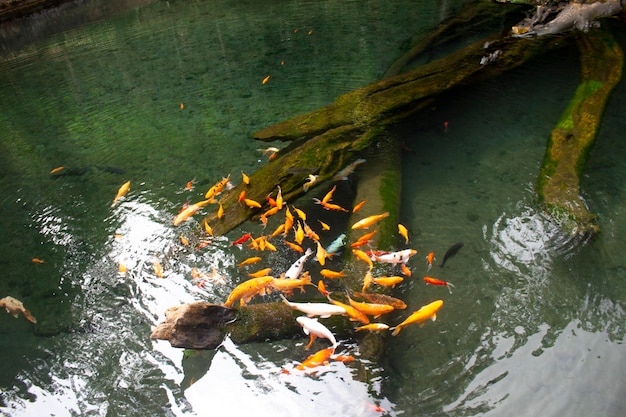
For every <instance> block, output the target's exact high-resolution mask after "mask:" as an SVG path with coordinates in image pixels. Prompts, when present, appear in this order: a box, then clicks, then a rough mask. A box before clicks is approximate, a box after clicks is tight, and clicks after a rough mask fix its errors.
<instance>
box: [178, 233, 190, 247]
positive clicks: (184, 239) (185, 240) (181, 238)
mask: <svg viewBox="0 0 626 417" xmlns="http://www.w3.org/2000/svg"><path fill="white" fill-rule="evenodd" d="M180 243H182V244H183V245H185V246H189V240H188V239H187V238H186V237H185V236H183V235H180Z"/></svg>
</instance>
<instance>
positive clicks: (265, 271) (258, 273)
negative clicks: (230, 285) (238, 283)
mask: <svg viewBox="0 0 626 417" xmlns="http://www.w3.org/2000/svg"><path fill="white" fill-rule="evenodd" d="M271 270H272V268H263V269H259V270H258V271H256V272H249V273H248V276H249V277H252V278H258V277H265V276H267V275H268V274H269V273H270V271H271Z"/></svg>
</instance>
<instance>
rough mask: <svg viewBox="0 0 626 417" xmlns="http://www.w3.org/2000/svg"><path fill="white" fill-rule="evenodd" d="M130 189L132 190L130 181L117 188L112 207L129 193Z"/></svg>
mask: <svg viewBox="0 0 626 417" xmlns="http://www.w3.org/2000/svg"><path fill="white" fill-rule="evenodd" d="M128 190H130V181H126V182H125V183H124V184H122V186H121V187H120V189H119V190H117V195H116V196H115V199H113V204H111V207H113V206H114V205H116V204H117V202H118V201H119V200H120V198H122V197H124V196H125V195H126V194H127V193H128Z"/></svg>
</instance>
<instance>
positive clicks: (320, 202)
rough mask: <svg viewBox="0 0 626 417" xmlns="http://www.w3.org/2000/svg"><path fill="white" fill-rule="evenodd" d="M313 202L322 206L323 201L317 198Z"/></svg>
mask: <svg viewBox="0 0 626 417" xmlns="http://www.w3.org/2000/svg"><path fill="white" fill-rule="evenodd" d="M313 202H314V203H315V204H322V200H320V199H319V198H315V197H313Z"/></svg>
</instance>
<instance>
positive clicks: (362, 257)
mask: <svg viewBox="0 0 626 417" xmlns="http://www.w3.org/2000/svg"><path fill="white" fill-rule="evenodd" d="M352 253H353V254H354V255H355V256H356V257H357V258H358V259H360V260H361V261H363V262H365V263H366V264H367V265H368V266H369V267H370V271H371V270H372V268H374V263H373V262H372V260H371V259H370V257H369V256H367V254H366V253H365V252H363V251H362V250H359V249H352Z"/></svg>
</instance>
